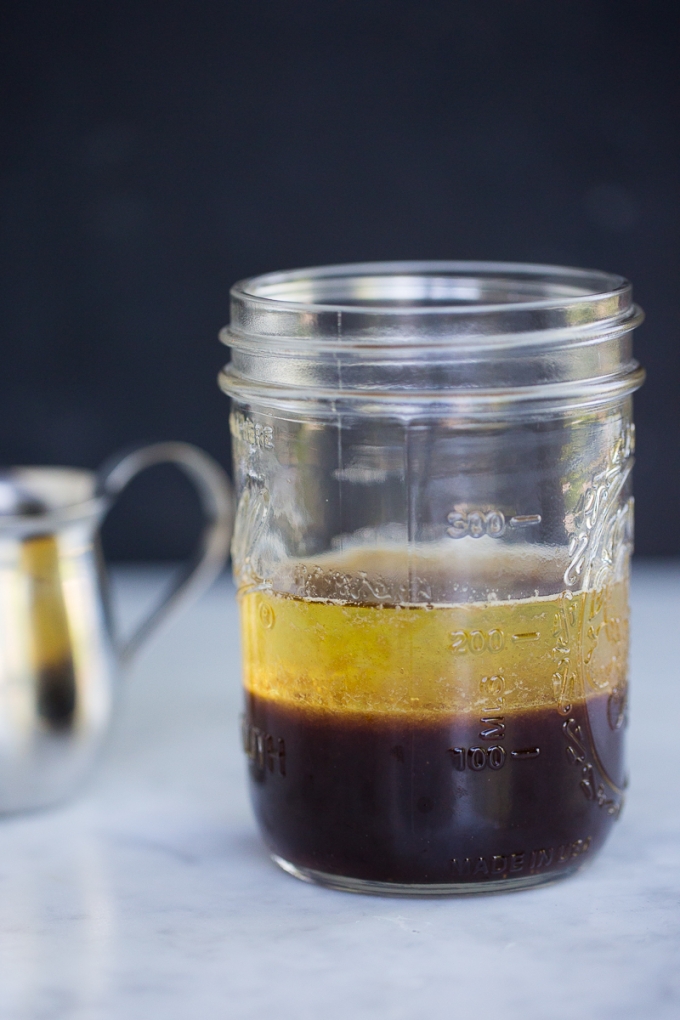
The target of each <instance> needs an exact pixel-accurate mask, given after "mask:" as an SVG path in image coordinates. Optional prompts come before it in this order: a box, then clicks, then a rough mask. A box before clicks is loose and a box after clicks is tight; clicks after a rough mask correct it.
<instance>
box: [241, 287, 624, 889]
mask: <svg viewBox="0 0 680 1020" xmlns="http://www.w3.org/2000/svg"><path fill="white" fill-rule="evenodd" d="M387 275H389V274H387ZM428 328H429V327H428ZM404 329H405V330H407V331H408V329H409V327H408V326H404ZM495 335H498V334H497V332H496V334H495ZM621 335H623V334H621ZM249 342H250V341H249V340H248V341H247V342H246V346H247V343H249ZM343 343H346V341H344V340H343ZM563 344H564V345H567V347H568V344H569V339H568V338H566V339H564V341H563ZM515 346H517V342H515ZM321 347H323V345H321ZM444 347H445V348H446V351H447V354H446V356H445V359H444V360H445V361H446V360H447V359H448V368H447V365H446V364H445V365H444V368H443V369H442V364H441V359H440V361H439V363H438V364H437V365H435V366H434V367H433V366H431V365H427V366H426V373H427V375H428V377H429V379H430V382H429V384H428V386H427V387H425V388H423V384H422V381H419V382H418V389H417V390H414V389H413V388H410V387H409V386H408V382H407V384H406V386H403V385H400V383H399V381H398V378H399V373H402V378H403V373H404V366H403V360H404V359H403V357H402V353H401V351H400V350H398V351H397V352H396V353H395V352H391V353H389V352H388V354H387V355H386V357H385V359H384V360H385V362H386V365H380V366H379V367H378V369H377V370H376V369H375V365H373V367H371V366H370V365H369V366H368V367H367V365H366V363H365V362H364V363H361V354H360V353H359V354H357V348H358V345H354V349H353V345H352V344H351V343H350V344H348V345H347V347H346V350H347V352H348V355H347V356H345V349H343V348H341V349H340V351H339V352H338V350H337V347H336V349H335V351H334V356H335V358H336V364H335V365H334V366H333V365H331V366H330V368H329V366H328V364H326V365H325V367H323V372H324V379H323V386H321V385H320V383H319V381H318V380H316V381H313V382H312V385H311V387H310V385H309V372H308V371H303V372H301V371H299V366H298V367H297V368H296V370H295V372H296V373H297V375H295V378H294V379H293V382H295V381H296V379H297V380H298V381H299V380H300V379H302V380H303V383H304V386H305V387H307V389H306V390H305V392H304V393H302V392H300V389H301V387H297V389H296V387H295V386H293V385H291V384H290V379H288V380H285V384H284V386H283V387H281V388H279V389H277V390H276V392H274V393H272V389H271V388H267V386H266V385H263V383H262V380H260V381H259V392H258V385H256V386H255V387H251V389H250V390H249V391H248V392H247V394H244V392H243V387H242V386H241V387H240V388H239V382H238V380H236V381H235V376H234V374H233V369H232V377H231V378H227V380H226V382H225V388H226V389H227V390H228V391H229V392H231V393H232V397H233V407H232V412H231V432H232V439H233V453H234V466H235V481H236V486H237V494H238V511H237V519H236V528H235V536H234V544H233V559H234V569H235V575H236V579H237V583H238V592H239V595H238V597H239V605H240V614H241V624H242V653H243V670H244V685H245V713H244V720H243V741H244V749H245V751H246V754H247V756H248V761H249V771H250V783H251V791H252V797H253V803H254V807H255V812H256V815H257V818H258V821H259V824H260V826H261V829H262V832H263V835H264V838H265V840H266V842H267V845H268V847H269V848H270V850H271V853H272V855H273V856H274V858H275V860H277V862H278V863H279V864H281V865H282V866H283V867H284V868H286V869H287V870H289V871H291V872H292V873H294V874H296V875H297V876H298V877H302V878H308V879H312V880H316V881H320V882H323V883H325V884H328V885H333V886H336V887H338V888H345V889H352V890H367V891H371V890H373V891H396V892H405V893H409V892H411V893H449V892H470V891H481V890H484V889H486V890H493V889H499V888H510V887H512V886H515V887H517V886H522V885H531V884H536V883H540V882H543V881H547V880H551V879H553V878H557V877H560V876H563V875H567V874H569V873H570V872H571V871H573V870H574V869H576V868H578V867H579V866H581V865H582V864H583V863H585V862H586V861H587V860H589V859H591V858H592V856H593V855H594V854H595V853H596V852H597V850H598V849H599V848H600V847H601V845H602V843H603V842H604V840H605V839H606V837H607V835H608V833H609V831H610V829H611V827H612V825H613V824H614V822H615V820H616V818H617V817H618V815H619V813H620V811H621V806H622V801H623V789H624V786H625V766H624V757H623V735H624V729H625V723H626V706H627V688H628V681H627V647H628V608H627V606H628V602H627V589H628V562H629V556H630V551H631V543H632V497H631V488H630V480H631V479H630V472H631V467H632V456H633V445H634V440H633V436H634V433H633V426H632V421H631V398H630V390H631V389H632V388H633V386H632V384H629V385H628V387H625V386H622V387H621V389H620V391H619V392H617V393H614V394H607V393H605V396H604V397H602V390H603V389H605V390H606V386H604V383H602V382H601V385H600V386H598V385H597V384H596V385H595V387H594V389H593V392H600V396H601V399H594V400H593V399H589V400H585V399H582V400H580V401H579V400H578V399H574V398H573V395H572V396H571V397H569V399H568V400H566V401H565V400H562V401H560V400H557V399H555V393H554V391H553V393H552V395H551V394H548V397H549V398H550V399H548V398H546V396H545V385H546V384H545V382H544V381H539V382H533V383H532V382H531V381H530V382H529V385H528V386H524V387H522V386H520V387H516V386H514V387H513V386H509V385H508V382H507V372H505V373H504V372H502V371H501V372H500V373H499V375H500V379H499V381H498V383H497V385H495V386H494V385H493V380H494V364H496V367H497V365H498V361H499V359H502V358H506V359H507V349H506V347H502V346H501V348H500V352H501V353H499V350H493V351H492V352H491V356H490V357H488V358H479V357H478V359H477V364H476V366H473V368H472V369H470V368H466V369H465V370H464V372H463V374H464V376H465V378H464V379H463V382H462V384H461V381H460V367H459V364H458V365H457V364H456V356H457V358H458V362H459V363H460V361H461V360H462V358H461V355H460V353H459V352H457V351H456V342H455V337H454V339H453V341H452V343H451V345H448V344H446V343H444ZM451 347H453V349H454V354H453V357H452V358H450V359H449V354H450V352H451ZM619 349H622V348H621V344H620V345H619ZM503 352H505V353H503ZM324 353H326V352H325V351H323V350H321V354H324ZM430 354H431V346H428V345H423V349H422V350H421V352H420V360H421V362H426V361H427V359H428V357H429V356H430ZM409 357H410V358H411V359H412V360H413V359H414V358H415V359H416V360H418V355H417V354H416V355H414V354H413V352H411V354H410V355H409ZM438 357H439V355H438ZM574 357H577V355H574ZM305 358H306V359H309V354H308V352H306V351H305ZM371 358H372V359H373V361H375V360H376V359H375V351H372V353H371ZM312 360H316V361H317V362H318V361H320V360H323V359H322V358H321V357H320V354H319V350H318V349H317V350H316V351H315V352H313V359H312ZM353 360H354V361H356V360H358V361H359V368H358V369H357V370H356V372H355V376H354V378H355V379H356V380H357V385H355V386H353V385H352V383H351V382H350V383H349V384H347V382H346V380H347V378H348V375H349V376H350V377H351V373H352V371H353V368H352V364H351V362H352V361H353ZM566 360H568V359H566ZM281 362H282V364H281V374H282V375H284V376H285V374H286V371H287V369H286V366H285V364H283V358H282V359H281ZM400 362H401V363H400ZM482 362H483V364H482ZM565 363H566V361H565ZM627 364H628V367H627V369H626V371H627V374H628V377H630V375H631V371H634V369H631V367H630V363H627ZM449 369H450V370H451V371H452V372H455V371H458V373H459V374H458V378H457V379H454V380H453V382H451V379H447V371H448V370H449ZM385 371H386V372H387V373H388V374H389V373H392V375H393V378H392V381H391V382H389V383H388V384H387V385H384V386H383V387H382V388H378V387H376V386H375V385H373V386H368V387H366V386H365V385H363V380H365V379H366V378H367V377H368V376H371V374H373V377H374V378H373V382H375V375H376V374H380V372H385ZM417 371H418V369H417V368H416V369H413V368H409V369H407V379H411V378H412V377H413V374H414V372H415V374H417ZM520 374H521V373H520ZM241 378H242V377H241ZM395 378H396V379H397V381H396V382H395ZM338 380H339V384H338ZM480 380H481V381H480ZM490 381H491V386H490V385H489V383H490ZM558 383H559V380H558ZM550 385H553V386H554V385H555V384H554V383H553V382H551V381H549V382H548V386H550ZM583 385H585V384H583ZM583 385H582V386H581V392H583ZM314 387H316V390H314ZM518 389H521V390H522V392H521V394H520V397H519V398H518V397H516V396H515V397H512V396H511V394H513V393H514V394H516V391H517V390H518ZM525 391H526V392H525ZM591 396H592V393H591ZM541 397H542V398H543V399H542V400H541Z"/></svg>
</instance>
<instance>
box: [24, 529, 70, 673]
mask: <svg viewBox="0 0 680 1020" xmlns="http://www.w3.org/2000/svg"><path fill="white" fill-rule="evenodd" d="M20 563H21V569H22V571H23V573H24V575H25V577H26V582H27V586H28V592H29V600H30V614H31V615H30V627H31V643H32V651H33V659H34V663H33V665H34V668H35V669H37V670H40V669H43V668H45V667H49V666H54V665H57V664H59V663H61V662H63V661H65V660H70V657H71V635H70V632H69V626H68V619H67V615H66V606H65V603H64V593H63V589H62V583H61V575H60V570H59V548H58V545H57V541H56V539H55V537H54V536H53V535H36V536H35V537H32V538H28V539H26V540H25V541H24V542H23V543H22V545H21V560H20Z"/></svg>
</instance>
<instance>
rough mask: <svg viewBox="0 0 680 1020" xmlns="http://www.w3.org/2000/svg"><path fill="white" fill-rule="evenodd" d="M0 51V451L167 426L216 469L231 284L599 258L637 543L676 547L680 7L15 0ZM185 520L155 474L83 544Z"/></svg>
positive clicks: (166, 532)
mask: <svg viewBox="0 0 680 1020" xmlns="http://www.w3.org/2000/svg"><path fill="white" fill-rule="evenodd" d="M0 50H1V52H0V74H1V77H2V91H1V95H2V120H1V132H2V144H1V146H0V161H1V171H0V216H1V221H2V239H1V242H0V257H1V258H2V272H1V273H0V287H1V290H2V319H1V329H2V344H1V348H0V349H1V351H2V362H1V364H2V370H1V372H0V462H4V463H6V464H9V463H20V462H33V463H35V462H42V463H69V464H77V465H83V466H87V467H94V466H96V465H97V464H98V463H99V462H100V461H101V460H103V459H104V458H105V457H106V456H108V455H109V454H110V453H111V452H112V451H114V450H115V449H116V448H118V447H120V446H124V445H125V444H128V443H130V442H132V441H135V440H140V439H159V438H180V439H186V440H190V441H192V442H196V443H198V444H200V445H201V446H203V447H205V448H206V449H207V450H209V451H210V452H211V453H212V454H214V456H216V457H217V458H218V459H219V460H221V461H222V462H223V463H225V464H227V463H228V456H229V455H228V429H227V400H226V398H225V397H223V396H222V395H221V394H220V393H219V392H218V390H217V387H216V384H215V377H216V374H217V371H218V369H219V367H220V365H221V364H222V363H223V362H224V361H225V360H226V351H225V350H224V349H223V348H221V347H220V345H218V343H217V340H216V334H217V330H218V329H219V327H220V326H222V325H223V324H224V323H225V322H226V320H227V317H228V289H229V285H230V284H231V283H232V282H233V281H234V280H236V279H239V278H241V277H243V276H247V275H250V274H253V273H259V272H265V271H267V270H273V269H283V268H291V267H294V266H300V265H309V264H315V263H323V262H330V261H333V262H339V261H349V260H363V259H395V258H475V259H517V260H531V261H544V262H555V263H564V264H572V265H585V266H595V267H598V268H603V269H609V270H613V271H616V272H620V273H623V274H625V275H626V276H628V277H630V278H631V279H632V280H633V282H634V284H635V289H636V295H637V298H638V300H639V301H640V303H641V304H642V305H643V306H644V308H645V310H646V312H647V316H648V318H647V322H646V324H645V325H644V326H643V328H642V329H641V330H640V331H639V333H638V338H637V352H638V357H639V358H640V360H641V361H642V362H643V363H644V364H645V366H646V367H647V369H648V372H649V381H648V383H647V385H646V387H645V388H644V389H643V390H642V392H641V393H640V395H639V397H638V398H637V407H636V417H637V422H638V435H639V455H638V466H637V468H636V495H637V522H638V531H637V534H638V543H637V545H638V551H639V552H640V553H643V554H660V553H678V552H680V527H678V513H679V505H680V412H679V410H678V407H679V394H680V353H679V345H678V331H679V326H680V286H679V284H678V274H679V271H680V184H679V181H680V158H679V157H680V130H679V127H680V117H679V115H678V114H679V105H680V89H679V85H678V68H679V65H680V59H679V56H680V7H679V5H678V4H677V3H658V2H654V0H651V2H650V0H647V2H646V3H644V4H643V3H640V2H639V0H636V2H633V0H619V2H618V3H616V4H614V3H611V2H605V0H560V2H559V3H555V2H553V3H549V2H546V0H540V2H538V0H242V2H238V3H235V2H234V3H230V2H228V0H219V2H214V0H200V2H195V0H194V2H182V0H166V2H164V3H157V2H156V3H152V2H150V0H134V2H131V0H117V2H116V3H102V2H96V0H95V2H93V0H88V2H69V0H65V2H62V3H47V2H31V0H23V2H21V3H19V2H12V3H9V4H7V5H5V7H4V14H3V16H2V25H1V26H0ZM195 515H196V507H195V506H194V503H193V499H192V497H191V495H190V494H189V492H188V491H187V489H186V488H185V486H184V483H182V482H181V481H180V480H178V479H177V478H175V476H174V475H173V473H172V471H171V470H169V469H168V470H165V469H156V471H155V477H152V476H151V474H150V476H149V478H148V479H146V480H145V481H140V482H138V483H136V491H132V492H131V493H130V494H129V497H128V498H126V500H125V501H124V504H123V505H122V506H121V507H120V509H119V510H118V511H117V513H116V517H115V518H114V519H113V520H112V521H111V523H110V526H109V527H108V529H107V542H108V547H109V549H110V551H111V553H112V554H114V555H116V556H118V557H123V558H139V557H144V558H163V557H175V556H177V555H180V554H182V553H183V552H185V551H186V549H187V548H188V547H189V545H190V544H191V532H192V528H194V527H195V525H196V519H195Z"/></svg>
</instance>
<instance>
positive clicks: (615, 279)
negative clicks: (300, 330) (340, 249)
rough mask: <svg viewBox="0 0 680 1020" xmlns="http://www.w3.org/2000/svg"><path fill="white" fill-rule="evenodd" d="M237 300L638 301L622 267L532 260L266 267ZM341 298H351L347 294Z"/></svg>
mask: <svg viewBox="0 0 680 1020" xmlns="http://www.w3.org/2000/svg"><path fill="white" fill-rule="evenodd" d="M231 295H232V297H233V298H234V299H236V300H244V301H246V302H248V304H250V305H252V306H258V307H260V308H262V309H263V310H265V309H270V310H272V311H274V310H278V309H280V310H283V309H285V310H289V311H298V312H307V313H312V314H313V313H316V312H322V311H325V312H342V313H344V314H346V315H353V314H361V313H365V312H366V311H368V310H370V311H371V312H374V313H382V314H386V315H401V316H404V315H415V316H423V317H427V316H431V315H433V314H437V313H441V314H446V315H453V316H461V315H465V314H470V313H471V312H476V313H477V314H484V313H485V312H489V311H502V312H508V313H510V312H513V311H516V310H522V311H527V310H531V309H549V308H554V307H556V306H579V305H583V304H584V303H587V302H593V301H598V302H602V301H605V302H606V301H608V300H609V301H611V300H612V299H615V300H616V301H617V303H618V305H619V308H622V307H624V306H625V307H628V308H629V307H631V306H632V287H631V284H630V282H629V281H628V280H627V279H626V278H625V277H623V276H621V275H619V274H617V273H609V272H605V271H603V270H598V269H579V268H575V267H571V266H559V265H541V264H537V263H530V262H484V261H450V260H433V261H394V262H356V263H339V264H335V265H327V266H313V267H306V268H301V269H292V270H284V271H280V272H272V273H264V274H262V275H260V276H251V277H248V278H246V279H244V280H240V281H238V282H237V283H235V284H234V285H233V287H232V288H231ZM333 297H335V298H344V300H341V299H337V300H331V299H332V298H333Z"/></svg>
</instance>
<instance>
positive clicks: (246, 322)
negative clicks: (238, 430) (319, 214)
mask: <svg viewBox="0 0 680 1020" xmlns="http://www.w3.org/2000/svg"><path fill="white" fill-rule="evenodd" d="M642 318H643V315H642V312H641V310H640V309H639V308H638V307H637V306H636V305H635V304H634V303H633V297H632V287H631V284H630V283H629V282H628V280H626V279H625V278H624V277H622V276H619V275H616V274H613V273H607V272H603V271H600V270H591V269H576V268H570V267H564V266H542V265H536V264H533V263H513V262H451V261H435V262H362V263H348V264H345V265H329V266H318V267H315V268H312V269H296V270H291V271H286V272H277V273H267V274H265V275H263V276H257V277H251V278H249V279H246V280H242V281H240V282H239V283H237V284H235V285H234V287H233V288H232V291H231V320H230V324H229V326H228V327H225V329H223V330H222V332H221V333H220V339H221V340H222V341H223V343H225V344H226V345H227V346H228V347H230V348H231V363H230V365H229V367H228V369H227V370H226V372H225V373H223V375H222V378H221V385H222V386H223V388H224V389H225V390H226V391H227V392H228V393H230V394H231V395H233V396H235V397H237V398H239V397H240V398H241V399H242V398H243V397H245V396H246V394H249V395H250V396H251V398H252V399H254V398H255V397H256V395H258V394H259V396H260V397H261V398H262V399H264V400H265V401H266V400H267V399H274V398H275V399H277V400H278V399H279V397H275V395H276V394H279V395H280V397H281V399H283V400H284V401H285V400H288V399H294V398H296V397H301V396H302V395H303V393H304V394H306V396H307V398H308V399H311V398H312V397H313V395H314V394H315V393H316V394H317V395H318V396H319V397H321V395H323V399H325V400H327V401H331V402H332V401H333V400H334V399H337V398H340V397H342V399H343V400H351V401H354V400H364V399H365V398H366V397H370V399H371V400H372V398H373V397H374V396H377V397H378V398H379V400H378V403H379V404H381V405H382V404H384V403H386V402H390V403H395V402H396V403H402V402H403V400H404V399H405V397H406V395H407V394H409V395H411V396H413V397H414V398H415V399H416V400H417V401H418V400H420V399H421V398H422V399H432V398H435V397H436V399H438V400H439V399H445V400H451V399H454V398H455V399H458V398H459V397H462V396H464V398H465V403H466V404H468V403H469V402H470V401H472V402H473V403H475V404H476V405H477V404H479V405H480V406H481V404H485V398H484V397H483V394H484V393H485V392H490V393H492V394H493V401H494V402H495V401H496V399H497V398H498V397H499V396H501V394H505V399H506V400H507V401H510V400H511V396H512V394H513V393H514V392H515V391H516V390H517V389H518V387H519V390H520V391H521V393H519V397H520V398H521V399H520V403H523V402H524V400H525V397H528V399H530V400H531V401H536V400H543V399H553V400H554V401H555V402H561V401H562V400H563V399H564V398H565V396H566V394H565V393H564V392H563V387H564V386H565V385H567V388H568V389H569V394H570V395H569V397H568V401H569V403H571V401H572V396H571V390H572V388H574V387H575V388H576V389H578V390H579V392H580V399H581V400H584V401H589V400H591V399H592V398H593V397H595V396H596V395H597V394H598V393H599V397H597V399H598V400H599V399H600V398H601V397H602V396H603V395H604V394H605V393H607V394H608V395H609V397H608V399H613V398H614V392H616V393H617V394H618V395H619V396H620V395H622V394H623V393H625V392H630V391H632V390H633V389H636V388H637V387H638V386H639V385H640V382H641V376H640V373H639V372H638V365H637V362H636V361H635V360H634V359H633V357H632V350H631V343H630V333H631V331H632V330H633V329H634V328H635V327H636V326H637V325H639V323H640V322H641V321H642ZM518 392H519V391H518ZM418 395H419V396H418ZM513 399H514V398H513ZM577 402H578V401H577Z"/></svg>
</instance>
